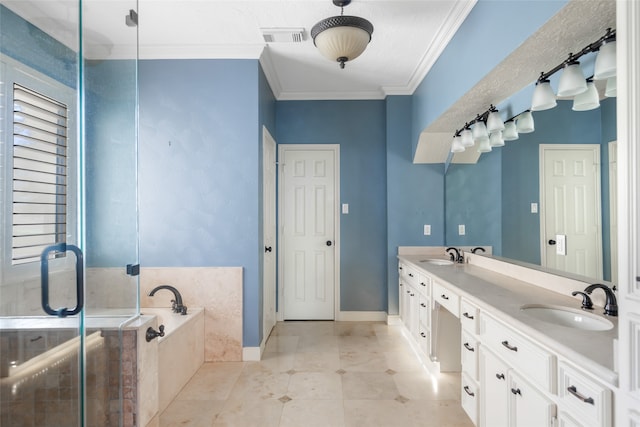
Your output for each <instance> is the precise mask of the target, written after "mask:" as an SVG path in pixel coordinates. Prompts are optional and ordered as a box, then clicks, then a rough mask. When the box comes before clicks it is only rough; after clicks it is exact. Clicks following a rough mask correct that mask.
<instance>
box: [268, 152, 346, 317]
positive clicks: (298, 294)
mask: <svg viewBox="0 0 640 427" xmlns="http://www.w3.org/2000/svg"><path fill="white" fill-rule="evenodd" d="M337 150H338V147H337V146H333V145H326V146H322V145H314V146H309V145H307V146H304V145H302V146H300V145H297V146H295V145H291V146H286V145H281V146H280V157H279V160H280V163H281V164H282V169H281V177H282V180H281V185H280V197H281V198H280V203H281V209H280V224H281V226H282V229H281V236H282V240H281V246H280V249H281V252H280V253H281V264H280V265H281V268H282V270H281V271H282V287H283V293H282V294H281V295H282V296H283V299H284V301H283V304H282V305H283V307H284V313H283V318H284V319H285V320H293V319H299V320H312V319H313V320H332V319H334V318H335V301H336V298H335V289H336V276H337V275H336V255H337V247H336V239H335V236H336V234H337V233H336V223H337V215H336V213H337V210H336V204H337V193H338V191H337V170H338V169H337V167H338V166H337V153H338V151H337Z"/></svg>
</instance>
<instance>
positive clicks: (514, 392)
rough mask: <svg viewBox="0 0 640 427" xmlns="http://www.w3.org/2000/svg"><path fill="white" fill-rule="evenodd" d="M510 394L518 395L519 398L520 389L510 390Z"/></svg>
mask: <svg viewBox="0 0 640 427" xmlns="http://www.w3.org/2000/svg"><path fill="white" fill-rule="evenodd" d="M511 393H513V394H519V395H520V396H522V393H520V389H519V388H512V389H511Z"/></svg>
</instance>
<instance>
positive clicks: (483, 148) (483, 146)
mask: <svg viewBox="0 0 640 427" xmlns="http://www.w3.org/2000/svg"><path fill="white" fill-rule="evenodd" d="M489 151H491V143H490V142H489V137H487V136H485V137H483V138H480V139H479V140H478V153H488V152H489Z"/></svg>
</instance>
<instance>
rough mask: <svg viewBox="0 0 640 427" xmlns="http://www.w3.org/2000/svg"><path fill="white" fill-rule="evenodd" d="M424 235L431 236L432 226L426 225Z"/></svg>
mask: <svg viewBox="0 0 640 427" xmlns="http://www.w3.org/2000/svg"><path fill="white" fill-rule="evenodd" d="M424 235H425V236H431V226H430V225H429V224H425V225H424Z"/></svg>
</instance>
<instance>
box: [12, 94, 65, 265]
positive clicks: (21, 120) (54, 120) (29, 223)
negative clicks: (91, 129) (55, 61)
mask: <svg viewBox="0 0 640 427" xmlns="http://www.w3.org/2000/svg"><path fill="white" fill-rule="evenodd" d="M67 117H68V108H67V106H66V105H65V104H63V103H61V102H58V101H56V100H54V99H52V98H49V97H46V96H44V95H41V94H39V93H37V92H35V91H33V90H30V89H28V88H26V87H24V86H21V85H19V84H15V83H14V85H13V154H12V157H13V190H12V198H13V204H12V207H13V208H12V215H11V218H12V244H11V264H12V265H17V264H23V263H28V262H34V261H39V258H40V253H41V252H42V250H43V249H44V248H45V247H46V246H49V245H53V244H57V243H65V242H66V235H67V229H66V227H67V176H68V174H67V162H68V153H67V142H68V140H67V126H68V124H67ZM54 256H55V257H61V256H64V253H59V254H55V255H54Z"/></svg>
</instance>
